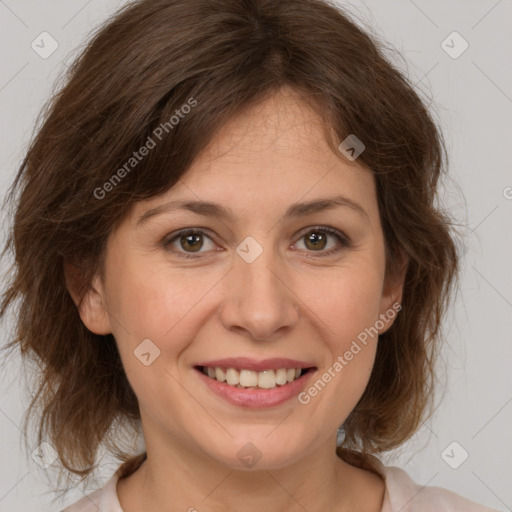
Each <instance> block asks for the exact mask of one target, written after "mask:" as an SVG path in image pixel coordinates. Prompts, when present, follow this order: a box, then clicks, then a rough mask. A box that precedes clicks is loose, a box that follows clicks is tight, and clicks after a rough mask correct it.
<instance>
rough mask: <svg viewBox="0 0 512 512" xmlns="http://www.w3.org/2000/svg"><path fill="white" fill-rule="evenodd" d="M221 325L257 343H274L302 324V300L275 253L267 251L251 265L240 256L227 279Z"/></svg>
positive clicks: (237, 257) (236, 258)
mask: <svg viewBox="0 0 512 512" xmlns="http://www.w3.org/2000/svg"><path fill="white" fill-rule="evenodd" d="M224 285H225V299H224V301H223V304H222V308H221V313H220V317H221V321H222V324H223V325H224V327H225V328H226V329H228V330H231V331H239V332H241V333H243V334H244V335H245V336H247V337H249V338H251V339H253V340H258V341H274V340H276V339H277V338H278V337H281V336H283V334H284V333H285V332H286V331H288V330H290V329H292V328H293V326H294V325H296V324H297V322H298V320H299V298H298V297H297V296H296V295H295V294H294V293H293V289H292V285H291V282H290V278H289V275H288V272H287V271H286V269H285V268H284V267H283V265H279V263H278V258H277V257H275V256H274V254H273V252H272V250H270V249H265V250H263V252H262V253H261V255H260V256H259V257H258V258H257V259H256V260H255V261H253V262H252V263H248V262H247V261H245V260H244V259H243V258H241V257H239V256H238V255H237V256H236V257H235V262H234V268H233V269H232V271H231V272H229V273H228V275H227V276H226V278H225V282H224Z"/></svg>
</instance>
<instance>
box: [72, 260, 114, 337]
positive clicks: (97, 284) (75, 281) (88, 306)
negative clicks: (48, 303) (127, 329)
mask: <svg viewBox="0 0 512 512" xmlns="http://www.w3.org/2000/svg"><path fill="white" fill-rule="evenodd" d="M64 276H65V279H66V288H67V289H68V292H69V294H70V295H71V298H72V299H73V302H74V303H75V305H76V306H77V308H78V313H79V315H80V318H81V319H82V322H83V323H84V324H85V326H86V327H87V328H88V329H89V330H90V331H91V332H93V333H94V334H102V335H105V334H110V333H111V332H112V330H111V328H110V316H109V314H108V309H107V307H106V300H105V295H104V289H103V284H102V282H101V279H100V277H99V276H94V278H93V281H92V283H91V286H90V287H89V288H88V290H87V291H86V292H85V294H84V295H83V297H82V298H81V296H80V292H79V290H80V289H81V287H82V283H83V278H84V276H83V271H82V270H81V269H80V268H79V267H77V266H76V265H73V264H72V263H69V262H65V263H64Z"/></svg>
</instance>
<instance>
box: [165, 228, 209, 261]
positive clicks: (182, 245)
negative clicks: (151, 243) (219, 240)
mask: <svg viewBox="0 0 512 512" xmlns="http://www.w3.org/2000/svg"><path fill="white" fill-rule="evenodd" d="M207 241H209V242H210V244H211V247H210V248H209V247H208V243H206V242H207ZM205 243H206V249H214V248H215V244H214V243H213V241H212V239H211V238H210V237H209V236H208V235H207V234H206V233H204V232H203V231H200V230H197V229H182V230H181V231H179V232H178V233H176V234H175V235H174V236H172V235H171V237H170V238H168V239H167V240H165V241H164V242H163V246H164V249H166V250H168V251H169V252H172V253H175V254H177V255H178V256H180V257H182V258H199V257H200V256H201V254H202V253H205V252H208V251H207V250H203V251H202V250H201V249H203V248H204V247H205ZM194 253H198V254H197V256H195V255H194Z"/></svg>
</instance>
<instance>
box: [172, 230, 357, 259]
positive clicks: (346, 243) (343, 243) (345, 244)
mask: <svg viewBox="0 0 512 512" xmlns="http://www.w3.org/2000/svg"><path fill="white" fill-rule="evenodd" d="M311 233H327V234H329V235H333V236H335V237H336V238H338V241H339V242H340V243H339V245H338V246H337V247H335V248H333V249H329V250H328V251H319V252H321V256H319V257H326V256H330V255H332V254H334V253H337V252H340V251H341V250H342V249H348V248H350V247H351V246H352V242H351V240H350V239H349V238H348V237H347V236H346V235H345V234H344V233H342V232H341V231H338V230H337V229H333V228H330V227H327V226H313V227H311V228H308V229H307V231H303V234H301V236H299V238H298V239H297V240H300V239H302V238H304V237H305V236H306V235H308V234H311ZM184 235H206V236H207V237H208V238H210V239H211V237H210V236H208V234H207V233H206V232H205V231H203V230H202V229H201V228H197V229H194V228H186V229H181V230H180V231H178V232H176V233H174V234H171V235H170V237H171V238H169V237H168V238H166V239H165V240H164V242H163V246H164V249H166V250H168V251H170V252H173V253H175V254H177V255H178V256H179V257H180V258H185V259H197V258H200V257H201V256H200V255H198V256H193V255H192V254H191V253H187V252H180V251H176V250H173V249H170V248H169V247H170V246H171V245H172V243H173V242H174V241H175V240H178V239H179V238H180V237H182V236H184ZM308 252H316V251H308ZM197 254H200V253H197Z"/></svg>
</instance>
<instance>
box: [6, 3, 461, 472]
mask: <svg viewBox="0 0 512 512" xmlns="http://www.w3.org/2000/svg"><path fill="white" fill-rule="evenodd" d="M389 50H390V48H389V47H387V46H386V45H385V44H384V43H382V42H381V41H379V39H378V38H377V36H375V35H374V34H373V35H371V34H370V30H364V29H363V28H361V27H360V26H358V24H357V23H356V22H355V21H354V20H353V19H351V17H350V16H349V14H348V13H347V12H345V11H344V10H342V9H341V8H340V7H339V6H337V5H336V4H334V3H329V2H327V1H322V0H279V1H275V0H243V1H236V2H234V1H232V0H140V1H136V2H131V3H129V4H127V5H126V6H125V7H123V8H122V9H121V10H119V11H118V12H117V13H115V14H114V15H113V16H112V17H111V18H110V19H108V20H107V21H106V22H105V23H104V24H103V25H102V26H100V27H99V28H98V29H97V30H96V31H95V32H94V33H93V34H92V35H91V37H90V38H89V40H88V42H87V43H86V44H85V47H84V48H83V50H82V51H81V52H80V54H79V55H78V57H77V58H76V59H75V60H74V62H73V63H72V65H71V66H70V67H69V69H68V70H67V73H66V75H65V80H64V83H63V84H62V86H61V87H60V88H59V90H58V91H55V92H54V93H53V95H52V97H51V99H50V101H49V102H48V103H47V104H46V106H45V108H44V109H43V111H42V112H41V115H40V118H38V123H37V130H36V131H35V133H34V135H33V137H32V140H31V142H30V145H29V147H28V149H27V150H26V153H25V155H24V158H23V161H22V163H21V165H20V167H19V169H18V172H17V175H16V177H15V179H14V182H13V183H12V184H11V187H10V190H9V193H8V195H7V197H6V202H7V203H8V204H9V205H10V207H11V216H12V227H11V228H10V230H9V237H8V240H7V242H6V244H5V248H4V250H3V253H2V255H3V256H5V254H6V253H11V254H12V257H13V261H12V266H11V269H10V270H11V272H10V274H9V280H8V283H7V286H6V288H5V290H4V292H3V296H2V302H1V305H0V315H1V316H2V317H4V316H5V314H6V312H7V310H9V309H10V308H12V309H13V310H14V311H13V313H14V319H15V324H14V331H13V333H12V339H11V340H10V341H9V343H8V344H7V346H6V347H4V350H7V351H9V350H14V349H15V348H16V349H17V348H19V349H20V352H21V355H22V356H23V360H29V361H35V362H36V363H37V368H36V367H34V369H33V370H32V371H33V372H34V376H35V381H34V389H33V398H32V401H31V403H30V406H29V408H28V410H27V412H26V415H25V425H24V427H25V429H27V425H28V424H29V421H30V418H33V419H36V420H37V427H38V440H39V442H41V441H42V440H43V439H47V440H48V441H49V442H50V444H51V445H52V446H53V447H54V449H55V450H56V452H57V454H58V457H59V468H60V469H59V471H60V474H61V476H62V474H64V473H67V475H68V477H76V476H77V475H78V476H80V477H82V480H84V479H85V478H86V477H88V476H89V475H90V473H91V472H92V471H93V470H94V468H95V461H96V458H97V454H98V450H99V448H100V447H102V446H103V447H107V448H108V450H110V452H111V453H113V454H115V456H116V457H118V458H119V459H120V460H122V461H123V462H124V464H123V465H122V468H121V474H122V475H128V474H130V473H131V472H133V471H134V470H135V469H136V468H137V467H138V465H139V464H140V463H141V462H142V461H143V459H144V457H145V454H144V453H143V454H137V453H134V452H133V451H130V450H127V449H126V448H125V447H122V446H120V444H119V443H120V441H119V439H120V438H119V432H118V431H117V430H116V429H115V428H113V426H114V425H116V424H117V425H122V426H125V427H126V428H127V429H128V431H130V429H133V431H134V432H135V431H136V430H137V429H138V427H140V413H139V406H138V401H137V397H136V396H135V394H134V392H133V390H132V388H131V386H130V384H129V382H128V380H127V378H126V375H125V373H124V370H123V366H122V364H121V359H120V356H119V352H118V349H117V346H116V342H115V339H114V338H113V336H112V335H111V334H110V335H105V336H103V335H96V334H94V333H92V332H91V331H89V330H88V329H87V328H86V327H85V325H84V324H83V322H82V321H81V318H80V316H79V313H78V308H77V306H76V305H75V303H74V302H73V300H72V298H71V296H70V294H69V292H68V289H67V287H66V280H65V274H64V264H65V262H69V263H72V264H73V265H75V266H76V267H77V268H79V269H80V276H81V281H80V285H81V286H80V290H79V294H80V296H82V297H83V295H84V294H85V293H86V291H87V290H88V289H89V286H90V284H91V281H92V278H93V276H94V275H95V274H96V273H100V275H103V274H102V272H103V263H104V256H105V248H106V242H107V239H108V237H109V235H110V234H111V233H112V232H113V231H114V230H115V229H116V227H117V226H118V225H119V223H120V222H121V221H122V220H123V219H124V218H125V216H126V215H127V214H128V212H129V211H130V209H131V208H132V207H133V205H134V203H135V202H137V201H141V200H145V199H149V198H153V197H156V196H158V195H160V194H163V193H164V192H166V191H167V190H169V188H170V187H172V186H173V185H174V184H176V183H177V181H178V180H179V179H180V177H181V176H183V174H184V173H185V172H186V170H187V169H188V168H189V166H190V165H191V163H192V162H193V161H194V159H195V158H196V157H197V155H198V154H199V153H200V152H201V150H202V149H204V148H205V147H206V146H207V144H208V143H209V142H210V141H211V140H212V139H213V138H214V137H215V135H216V133H217V132H218V131H219V129H220V128H221V127H222V126H223V125H224V124H225V123H226V122H227V121H228V120H229V119H231V118H232V117H233V116H234V115H237V114H239V113H240V112H242V111H243V110H244V109H245V108H247V107H248V106H251V105H254V104H256V103H258V102H261V101H263V100H264V99H266V98H268V97H269V95H271V94H274V93H276V92H277V91H279V89H280V88H282V87H284V86H288V87H291V88H293V89H294V90H295V91H297V92H299V94H300V95H301V97H302V98H303V99H304V101H305V102H307V103H308V105H311V106H312V107H313V108H314V109H315V110H316V111H317V112H319V113H320V114H321V116H322V118H323V120H324V121H325V123H324V124H325V127H324V128H325V137H326V141H327V142H328V143H329V145H330V147H331V148H332V150H333V151H334V152H338V153H339V150H338V145H339V143H340V142H341V141H343V140H344V139H345V138H346V137H347V136H348V135H349V134H356V135H357V137H358V138H359V139H360V140H362V141H363V142H364V144H365V146H366V149H365V151H364V152H363V153H362V154H361V155H360V156H359V158H358V163H360V164H361V165H363V166H365V167H366V168H368V169H369V170H371V171H372V172H373V174H374V177H375V181H376V186H377V196H378V207H379V213H380V217H381V223H382V227H383V232H384V237H385V246H386V275H387V276H390V275H393V274H395V273H398V272H399V271H400V270H401V269H402V268H403V262H404V255H405V256H407V259H408V264H407V269H406V270H407V271H406V275H405V281H404V289H403V296H402V311H401V312H400V314H399V315H398V316H397V318H396V319H395V322H394V324H393V325H392V326H391V328H390V329H389V330H388V331H387V332H385V333H384V334H382V335H381V340H380V341H379V343H378V348H377V355H376V359H375V365H374V368H373V371H372V374H371V376H370V379H369V383H368V385H367V387H366V389H365V391H364V394H363V395H362V397H361V399H360V400H359V402H358V403H357V405H356V407H355V408H354V409H353V411H352V412H351V414H350V415H349V417H348V418H347V420H346V421H345V423H344V425H343V430H344V434H345V435H344V438H343V441H342V442H341V444H340V446H339V447H338V450H337V451H338V453H339V455H340V456H341V457H342V458H344V459H345V460H347V461H351V463H353V464H358V465H360V466H361V467H364V466H365V464H366V462H365V461H367V460H368V455H372V454H378V453H380V452H384V451H387V450H391V449H393V448H395V447H397V446H399V445H400V444H402V443H403V442H404V441H405V440H407V439H408V438H410V437H411V436H412V435H413V434H414V433H415V432H416V431H417V430H418V428H419V426H420V424H421V422H422V421H423V420H424V419H425V417H428V416H429V415H431V414H432V412H433V409H432V404H433V401H432V397H433V396H434V391H435V387H434V384H435V381H436V374H435V372H434V367H435V363H436V361H437V359H438V357H437V356H438V349H439V341H440V340H441V338H442V336H441V330H442V329H441V321H442V318H443V316H444V313H445V311H446V309H447V307H448V302H449V299H450V297H451V293H450V292H451V289H452V287H453V284H454V282H455V280H456V279H457V278H458V275H457V274H458V270H459V259H458V258H459V255H458V252H457V247H456V244H455V242H454V237H453V234H452V229H453V223H452V222H451V219H450V216H449V215H448V214H447V213H446V212H444V211H442V210H441V209H440V208H439V207H438V206H437V205H436V198H437V189H438V182H439V178H440V177H441V175H442V173H443V172H446V168H447V156H446V153H447V152H446V148H445V143H444V141H443V136H442V133H441V130H440V128H439V127H438V126H437V122H436V121H435V118H434V116H433V115H432V113H431V112H430V110H431V109H430V106H431V105H430V104H428V105H427V103H426V102H425V101H424V100H423V99H422V98H421V93H420V92H419V91H417V90H416V87H415V85H414V84H413V83H412V82H411V81H410V80H409V79H408V78H407V77H406V76H405V75H404V73H403V72H401V71H400V70H399V69H398V68H397V67H395V65H394V64H392V63H391V60H390V59H389V57H388V56H387V55H386V52H387V51H389ZM191 98H193V99H194V100H195V101H196V103H197V104H196V105H195V106H194V107H193V108H191V109H190V113H188V114H187V115H186V116H183V118H182V119H180V122H179V123H178V124H176V126H174V127H173V129H172V130H171V129H168V130H167V131H166V133H165V136H164V137H162V140H161V141H160V142H159V143H158V144H157V147H155V148H154V149H152V150H151V151H150V152H149V154H148V155H147V156H146V157H145V158H144V159H142V160H141V161H140V162H138V163H137V167H136V169H133V170H132V171H131V172H129V173H128V172H126V173H124V174H123V179H120V180H116V181H115V182H113V181H112V176H113V174H114V173H115V172H116V170H118V169H120V167H121V166H122V165H123V163H124V162H126V161H127V159H129V158H130V157H131V155H132V154H133V152H134V151H136V150H138V149H139V148H140V147H141V146H143V145H144V144H145V142H146V141H147V140H148V137H149V136H151V134H154V131H155V130H156V129H157V128H158V127H161V126H166V125H165V123H168V124H169V120H170V119H171V116H173V115H174V114H175V113H176V111H177V110H180V109H181V108H182V107H183V106H184V105H186V104H190V99H191ZM119 172H120V171H118V172H117V174H118V176H119ZM107 183H109V184H110V185H106V184H107ZM106 187H107V188H108V190H109V192H108V194H103V193H100V191H101V190H106ZM100 196H102V197H100Z"/></svg>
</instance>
